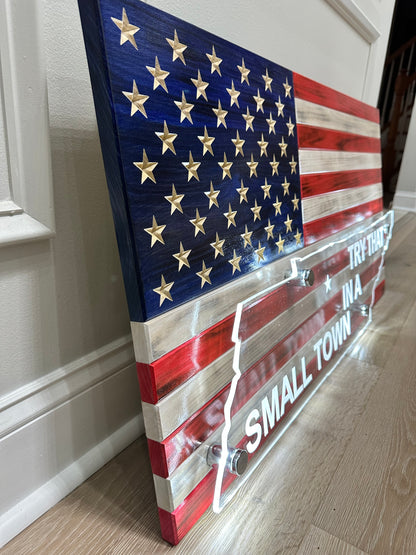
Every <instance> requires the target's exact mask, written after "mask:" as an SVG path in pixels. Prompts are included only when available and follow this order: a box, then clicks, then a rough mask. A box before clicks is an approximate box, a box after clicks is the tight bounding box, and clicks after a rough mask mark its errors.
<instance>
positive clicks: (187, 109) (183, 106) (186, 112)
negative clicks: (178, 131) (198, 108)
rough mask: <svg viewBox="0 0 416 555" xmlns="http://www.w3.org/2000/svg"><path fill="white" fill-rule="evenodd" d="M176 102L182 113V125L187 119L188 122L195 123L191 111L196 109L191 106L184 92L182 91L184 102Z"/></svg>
mask: <svg viewBox="0 0 416 555" xmlns="http://www.w3.org/2000/svg"><path fill="white" fill-rule="evenodd" d="M174 102H175V104H176V106H177V107H178V108H179V110H180V111H181V123H182V122H183V120H184V119H185V118H186V119H187V120H188V121H190V122H191V123H193V121H192V116H191V110H192V108H193V107H194V104H191V103H190V102H187V101H186V97H185V93H184V91H182V101H181V102H179V101H178V100H175V101H174Z"/></svg>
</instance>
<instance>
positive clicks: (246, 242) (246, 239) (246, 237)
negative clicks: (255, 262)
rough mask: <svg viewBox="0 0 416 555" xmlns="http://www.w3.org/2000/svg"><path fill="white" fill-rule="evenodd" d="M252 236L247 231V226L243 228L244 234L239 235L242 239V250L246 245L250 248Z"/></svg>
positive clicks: (251, 233) (250, 232)
mask: <svg viewBox="0 0 416 555" xmlns="http://www.w3.org/2000/svg"><path fill="white" fill-rule="evenodd" d="M252 235H253V232H252V231H249V230H248V229H247V225H246V226H245V229H244V233H242V234H241V237H242V238H243V239H244V248H245V247H247V246H248V245H250V247H251V246H252V244H251V236H252Z"/></svg>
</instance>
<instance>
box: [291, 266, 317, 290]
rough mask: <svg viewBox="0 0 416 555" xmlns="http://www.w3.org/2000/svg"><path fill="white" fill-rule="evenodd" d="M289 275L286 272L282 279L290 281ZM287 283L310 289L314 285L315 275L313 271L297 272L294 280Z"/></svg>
mask: <svg viewBox="0 0 416 555" xmlns="http://www.w3.org/2000/svg"><path fill="white" fill-rule="evenodd" d="M291 275H292V274H290V273H289V272H287V273H286V274H285V275H284V277H285V279H288V278H289V279H290V278H291ZM289 283H290V284H292V285H298V286H299V285H301V286H302V287H312V285H313V284H314V283H315V274H314V273H313V270H299V271H298V275H297V276H296V277H295V278H291V279H290V281H289Z"/></svg>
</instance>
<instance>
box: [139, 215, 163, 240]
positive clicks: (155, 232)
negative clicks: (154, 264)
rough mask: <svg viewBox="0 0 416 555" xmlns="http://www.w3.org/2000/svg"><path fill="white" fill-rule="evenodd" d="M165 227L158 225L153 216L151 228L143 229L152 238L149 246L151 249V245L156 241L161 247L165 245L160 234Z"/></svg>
mask: <svg viewBox="0 0 416 555" xmlns="http://www.w3.org/2000/svg"><path fill="white" fill-rule="evenodd" d="M165 227H166V226H165V225H158V223H157V221H156V218H155V216H153V220H152V227H145V228H144V230H145V232H146V233H148V234H149V235H150V236H151V238H152V239H151V244H150V246H151V247H153V245H154V244H155V243H156V242H157V241H159V243H162V245H164V244H165V241H164V240H163V237H162V233H163V230H164V229H165Z"/></svg>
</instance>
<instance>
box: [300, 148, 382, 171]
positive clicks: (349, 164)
mask: <svg viewBox="0 0 416 555" xmlns="http://www.w3.org/2000/svg"><path fill="white" fill-rule="evenodd" d="M299 166H300V172H301V174H302V175H307V174H310V173H327V172H335V171H337V172H341V171H352V170H371V169H378V168H381V155H380V153H379V152H342V151H339V150H314V149H312V148H311V149H300V150H299Z"/></svg>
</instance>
